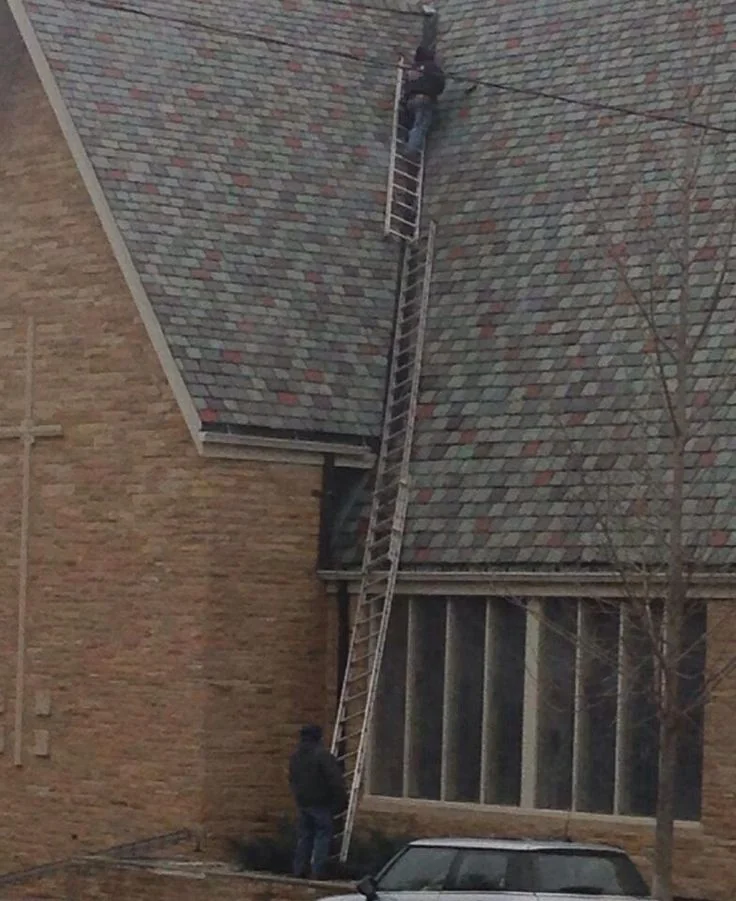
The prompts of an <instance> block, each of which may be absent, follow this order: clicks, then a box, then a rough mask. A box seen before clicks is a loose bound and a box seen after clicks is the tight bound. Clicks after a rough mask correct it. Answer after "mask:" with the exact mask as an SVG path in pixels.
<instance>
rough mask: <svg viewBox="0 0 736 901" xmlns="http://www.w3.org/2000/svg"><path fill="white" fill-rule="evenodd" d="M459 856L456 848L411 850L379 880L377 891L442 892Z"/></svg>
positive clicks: (402, 855) (401, 855) (411, 848)
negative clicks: (454, 861)
mask: <svg viewBox="0 0 736 901" xmlns="http://www.w3.org/2000/svg"><path fill="white" fill-rule="evenodd" d="M456 855H457V849H455V848H430V847H423V846H421V845H413V846H410V847H408V848H407V849H406V850H405V851H404V852H403V853H402V854H400V855H399V856H398V857H397V858H396V859H395V860H394V861H393V863H390V864H389V865H388V867H386V869H385V870H384V871H383V873H381V875H380V876H379V877H378V891H379V892H424V891H439V890H440V889H441V888H443V887H444V884H445V880H446V879H447V874H448V873H449V871H450V866H451V865H452V862H453V860H454V859H455V856H456Z"/></svg>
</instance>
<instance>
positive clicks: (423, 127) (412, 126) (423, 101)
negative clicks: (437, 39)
mask: <svg viewBox="0 0 736 901" xmlns="http://www.w3.org/2000/svg"><path fill="white" fill-rule="evenodd" d="M444 89H445V74H444V72H443V71H442V68H441V67H440V65H439V63H437V61H436V60H435V57H434V52H433V51H432V50H431V49H430V48H429V47H425V46H423V45H420V46H419V47H417V50H416V53H415V54H414V61H413V63H412V66H411V68H410V69H409V71H408V72H407V73H406V77H405V79H404V94H403V102H404V109H405V111H406V122H407V128H408V130H409V137H408V139H407V142H406V151H407V153H408V154H410V155H412V156H417V155H418V154H419V152H420V151H421V149H422V148H423V147H424V142H425V140H426V138H427V134H428V132H429V129H430V126H431V125H432V119H433V118H434V110H435V107H436V106H437V98H438V97H439V96H440V94H441V93H442V92H443V91H444Z"/></svg>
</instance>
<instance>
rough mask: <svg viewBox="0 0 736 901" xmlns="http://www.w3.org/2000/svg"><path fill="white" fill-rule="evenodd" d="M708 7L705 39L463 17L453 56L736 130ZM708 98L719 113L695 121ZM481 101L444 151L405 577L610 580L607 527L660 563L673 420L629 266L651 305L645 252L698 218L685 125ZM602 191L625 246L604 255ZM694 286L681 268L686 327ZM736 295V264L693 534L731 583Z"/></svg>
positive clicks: (700, 378)
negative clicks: (578, 570)
mask: <svg viewBox="0 0 736 901" xmlns="http://www.w3.org/2000/svg"><path fill="white" fill-rule="evenodd" d="M709 9H710V12H709V16H708V18H707V19H705V20H702V21H701V20H699V19H698V15H697V14H693V12H692V7H691V6H690V4H687V3H672V2H671V0H660V2H654V0H605V2H602V0H600V2H599V0H595V2H589V3H584V4H583V3H575V2H563V0H558V2H549V3H544V4H540V3H538V2H536V0H507V2H504V3H498V4H488V3H485V2H482V0H445V2H444V3H443V4H442V16H443V25H444V30H445V32H446V35H445V37H444V38H442V39H441V40H442V42H441V47H442V51H443V54H444V57H445V60H446V64H447V66H448V68H449V70H450V71H451V72H455V73H457V74H462V75H464V76H468V75H470V76H472V77H475V78H476V79H482V80H485V81H488V82H501V83H505V84H508V85H510V86H512V87H516V88H520V89H529V90H531V91H532V92H533V91H535V90H536V91H540V90H541V91H545V92H547V93H564V94H566V95H568V96H571V97H574V98H579V99H582V100H585V101H596V102H600V103H602V104H625V105H627V106H630V107H634V108H638V109H643V110H648V111H650V112H653V113H664V114H665V115H688V114H689V113H692V114H693V115H694V116H696V117H700V118H702V117H703V116H704V115H705V114H706V113H708V114H710V122H711V124H712V125H714V126H717V127H721V128H731V129H734V128H736V95H734V93H733V90H732V82H731V79H732V72H733V68H732V59H731V57H730V55H729V54H730V48H732V47H733V46H734V39H735V38H736V7H735V6H734V4H733V3H718V2H716V3H713V4H709ZM693 26H696V27H697V37H696V39H695V41H694V42H693V41H692V40H691V38H690V37H689V36H688V32H689V30H690V29H691V28H692V27H693ZM691 49H692V51H693V59H694V64H693V68H692V72H691V73H688V69H687V65H686V60H687V58H688V55H689V52H690V50H691ZM711 54H712V61H713V70H712V71H711V69H710V62H709V60H710V59H711ZM688 84H690V85H691V87H694V88H695V91H694V94H695V95H700V96H699V97H698V99H697V103H696V104H695V109H694V110H690V111H689V110H688V106H687V92H686V89H687V86H688ZM467 87H468V83H467V82H459V81H457V80H455V81H454V82H451V86H450V88H449V90H448V93H447V97H446V98H445V103H444V112H443V117H442V125H441V127H440V128H439V129H438V131H437V133H436V134H435V136H434V140H433V142H432V148H431V155H430V156H431V162H430V168H429V172H428V185H429V196H428V205H427V211H428V214H429V215H432V216H433V217H435V218H436V219H437V220H438V223H439V230H438V253H437V265H436V270H435V280H434V288H433V295H432V304H431V312H430V325H429V335H428V339H427V351H426V361H425V367H424V372H423V381H422V395H421V401H420V410H419V415H420V421H419V423H418V432H417V438H416V445H415V462H414V465H413V479H414V481H413V487H414V491H413V496H412V503H411V506H410V509H409V518H408V526H407V536H406V544H405V550H404V556H403V564H404V565H405V566H410V567H412V566H419V567H428V568H437V567H446V568H457V569H462V568H466V567H471V568H481V569H482V568H486V567H492V566H510V567H513V566H525V567H529V566H541V567H549V566H554V565H566V564H569V565H580V564H588V565H595V564H601V563H604V562H605V560H606V559H607V558H608V552H607V550H606V548H605V543H606V540H607V536H606V534H605V529H608V530H609V531H610V532H611V533H612V534H613V537H614V539H615V540H617V541H620V540H623V539H622V536H627V538H626V541H628V543H629V545H630V547H629V549H628V552H630V553H631V552H633V551H634V548H633V545H635V544H638V543H639V542H641V543H645V542H649V543H650V545H651V547H650V550H649V553H650V554H651V555H654V554H656V548H655V547H654V544H655V543H656V542H657V541H658V540H659V539H660V538H661V534H659V533H658V532H657V524H656V521H657V519H658V517H657V504H658V503H659V502H660V499H659V498H658V496H657V494H658V491H657V487H658V486H661V485H662V484H663V480H664V479H665V478H666V473H667V468H668V463H667V460H666V459H664V457H663V456H662V454H663V453H664V445H663V443H662V440H661V436H662V434H663V429H664V428H665V424H664V422H663V417H662V415H661V402H660V400H659V398H658V397H657V396H656V393H655V386H656V382H655V381H653V380H652V378H651V367H650V366H649V364H650V363H651V360H652V354H651V351H652V346H651V344H650V343H649V342H648V340H647V335H646V330H645V329H643V328H642V322H641V317H639V316H638V315H637V312H636V307H635V305H634V304H633V303H631V301H630V299H629V298H627V296H626V292H625V291H623V290H622V287H621V285H620V283H617V278H616V274H615V271H614V267H613V266H612V265H611V262H612V261H611V259H610V256H611V253H613V254H614V255H616V254H618V257H619V259H620V260H622V261H623V262H624V263H625V265H626V267H627V268H628V271H629V272H630V273H632V277H633V279H634V281H635V283H636V284H637V286H638V287H639V288H642V287H645V286H646V281H645V279H646V277H647V264H648V261H649V260H651V258H652V251H651V247H649V246H648V240H649V239H650V238H651V237H652V236H653V235H654V234H655V233H656V231H657V229H658V230H659V234H662V233H663V230H664V232H666V231H667V229H671V228H673V226H674V223H676V222H677V220H678V215H679V214H678V213H677V211H676V209H675V207H674V204H675V203H676V201H677V193H676V191H674V189H673V185H672V183H671V178H670V176H671V175H672V174H673V172H674V169H673V163H674V165H675V166H677V165H678V164H679V163H681V162H682V160H683V159H684V156H683V154H684V152H685V150H684V147H685V138H686V130H685V129H684V128H682V127H679V126H677V125H673V124H671V123H666V122H656V121H648V120H646V119H644V118H642V117H640V116H627V115H624V114H622V113H621V112H620V111H616V110H607V109H596V108H591V107H590V106H586V105H584V104H580V103H568V102H561V101H556V100H554V99H552V98H550V97H539V96H533V94H525V93H518V92H509V91H501V90H496V89H493V88H491V87H483V86H478V87H477V89H476V90H475V91H474V92H473V93H472V94H466V93H465V89H466V88H467ZM704 87H709V89H710V92H709V93H708V92H707V91H706V92H705V93H703V94H700V92H701V90H702V89H703V88H704ZM707 96H710V102H709V104H706V98H707ZM706 105H707V106H708V107H709V108H707V109H706V108H705V106H706ZM707 135H708V140H707V142H706V145H707V146H706V149H705V151H704V153H703V158H702V162H701V165H700V167H699V184H698V190H697V192H696V195H695V199H694V204H693V228H692V234H693V236H694V238H695V240H694V241H693V254H698V255H699V256H698V258H699V260H700V262H699V263H698V264H697V265H696V267H695V269H694V272H693V274H694V275H695V276H696V281H695V282H694V284H696V285H697V288H698V290H704V289H705V287H706V286H707V285H709V284H712V283H713V278H714V271H715V269H716V267H717V265H718V261H719V260H721V261H722V260H723V258H724V255H725V254H724V248H725V244H726V240H727V235H726V231H727V228H726V227H727V224H728V223H727V222H726V221H725V216H726V210H727V207H728V201H729V200H731V201H732V200H733V198H734V197H736V190H735V187H736V186H735V182H736V162H734V159H736V158H735V157H734V150H735V149H736V145H735V144H734V136H733V135H730V136H728V135H725V134H722V133H719V132H716V131H712V132H707ZM670 157H671V159H668V158H670ZM642 188H643V190H641V189H642ZM591 189H592V190H593V193H594V195H595V196H596V197H597V198H600V209H602V210H603V211H604V213H603V215H604V217H605V221H606V224H607V227H608V228H609V229H610V232H611V241H610V246H608V244H609V242H608V241H601V239H600V238H599V236H598V231H599V229H598V221H597V220H598V212H597V211H596V209H595V205H594V204H593V203H592V201H591V195H590V190H591ZM630 189H633V190H630ZM669 236H670V237H674V238H675V239H677V235H676V234H673V233H672V232H671V231H670V232H669ZM665 245H666V240H665ZM654 246H655V247H656V243H655V245H654ZM658 253H659V257H658V258H659V262H660V263H663V260H664V256H665V254H666V251H663V250H661V249H660V251H659V252H658ZM607 254H608V256H609V259H608V261H607V259H606V256H607ZM735 256H736V254H735ZM676 269H677V267H676V265H673V264H672V263H671V262H670V264H669V268H665V267H664V266H663V267H662V269H661V274H663V276H664V277H665V278H667V279H670V280H671V281H670V282H669V285H670V286H671V287H672V288H673V293H671V295H670V300H669V301H668V303H669V304H670V307H669V308H670V310H671V309H672V307H671V303H672V298H673V297H674V298H676V290H674V289H675V288H676V285H677V271H676ZM734 281H736V260H734V264H733V266H732V273H731V275H730V277H729V279H728V281H727V291H728V293H729V295H730V300H729V301H728V302H727V303H726V304H725V307H722V308H721V310H720V312H719V313H718V315H717V316H716V318H715V320H714V322H713V324H712V328H711V329H710V330H709V333H708V336H707V338H706V340H705V342H704V345H703V347H702V348H701V349H700V351H699V352H698V354H697V356H696V360H695V363H696V366H695V370H694V379H693V384H692V389H693V390H692V393H691V403H692V415H693V418H694V420H695V421H696V423H697V425H698V429H697V439H696V440H695V441H694V442H693V443H692V445H691V453H690V454H689V458H688V461H687V462H688V466H689V468H690V477H692V476H694V475H695V473H697V475H696V476H695V477H694V478H690V486H689V489H688V494H687V498H686V508H685V509H686V514H687V518H686V528H687V530H688V541H689V543H690V545H691V547H692V548H693V552H694V553H696V554H698V555H699V557H700V559H703V560H705V561H706V562H708V563H710V564H713V565H726V564H733V563H734V562H736V553H735V552H736V485H735V484H734V481H735V480H736V393H735V389H736V326H735V325H734V316H733V298H734V293H733V292H734ZM701 299H702V295H701ZM695 306H697V303H695ZM666 308H667V304H664V305H663V306H662V307H660V309H659V315H660V317H661V319H662V321H663V322H665V321H666V320H667V316H668V313H667V310H666ZM637 414H638V415H637ZM645 451H646V453H645ZM601 524H602V525H603V527H604V531H601ZM660 524H661V520H660Z"/></svg>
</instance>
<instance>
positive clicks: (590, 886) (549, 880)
mask: <svg viewBox="0 0 736 901" xmlns="http://www.w3.org/2000/svg"><path fill="white" fill-rule="evenodd" d="M530 863H531V861H530ZM534 873H535V879H534V881H535V886H534V889H535V891H537V892H549V893H550V894H565V893H567V894H578V895H612V896H616V895H625V896H629V897H632V898H648V897H649V891H648V890H647V887H646V884H645V882H644V880H643V879H642V877H641V875H640V874H639V871H638V870H637V869H636V867H635V866H634V864H633V862H632V861H631V860H629V858H628V857H627V856H626V855H625V854H619V853H617V852H615V851H610V852H606V851H581V850H572V849H571V850H570V851H567V850H561V851H553V850H549V851H538V852H536V853H535V854H534Z"/></svg>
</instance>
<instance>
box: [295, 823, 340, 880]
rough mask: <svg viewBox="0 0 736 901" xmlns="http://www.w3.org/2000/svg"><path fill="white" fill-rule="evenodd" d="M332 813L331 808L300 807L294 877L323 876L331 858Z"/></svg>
mask: <svg viewBox="0 0 736 901" xmlns="http://www.w3.org/2000/svg"><path fill="white" fill-rule="evenodd" d="M332 829H333V823H332V811H331V810H330V809H329V807H300V808H299V817H298V819H297V825H296V851H295V853H294V875H295V876H300V877H305V878H306V877H307V876H308V875H309V874H310V872H311V875H312V877H313V878H315V879H316V878H318V877H319V876H321V875H322V871H323V870H324V866H325V864H326V863H327V858H328V857H329V856H330V842H331V841H332ZM310 865H311V866H310Z"/></svg>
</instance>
